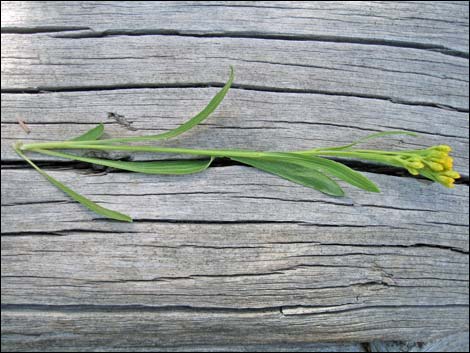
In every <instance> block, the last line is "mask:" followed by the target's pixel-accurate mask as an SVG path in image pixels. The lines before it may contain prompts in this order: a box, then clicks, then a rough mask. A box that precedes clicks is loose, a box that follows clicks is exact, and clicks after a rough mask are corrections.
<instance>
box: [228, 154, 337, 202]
mask: <svg viewBox="0 0 470 353" xmlns="http://www.w3.org/2000/svg"><path fill="white" fill-rule="evenodd" d="M231 159H233V160H235V161H238V162H241V163H244V164H248V165H251V166H253V167H255V168H258V169H260V170H264V171H266V172H268V173H271V174H275V175H278V176H280V177H282V178H284V179H287V180H290V181H292V182H294V183H297V184H301V185H304V186H307V187H310V188H312V189H316V190H319V191H321V192H323V193H325V194H328V195H333V196H344V191H343V189H341V187H340V186H339V185H338V184H337V183H336V182H335V181H334V180H333V179H331V178H330V177H328V176H327V175H325V174H323V173H322V172H320V171H318V169H317V168H314V167H313V166H312V164H311V163H308V162H305V161H302V160H301V159H300V158H299V160H297V161H295V160H294V159H292V160H289V161H287V160H282V159H276V158H273V157H253V158H251V157H243V158H241V157H237V158H232V157H231Z"/></svg>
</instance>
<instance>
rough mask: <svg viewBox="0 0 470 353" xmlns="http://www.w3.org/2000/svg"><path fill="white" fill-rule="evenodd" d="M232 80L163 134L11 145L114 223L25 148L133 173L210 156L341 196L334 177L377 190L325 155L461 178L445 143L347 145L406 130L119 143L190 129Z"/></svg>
mask: <svg viewBox="0 0 470 353" xmlns="http://www.w3.org/2000/svg"><path fill="white" fill-rule="evenodd" d="M233 78H234V74H233V68H231V70H230V77H229V80H228V81H227V83H226V84H225V85H224V87H223V88H222V89H221V90H220V91H219V92H218V93H217V94H216V95H215V96H214V97H213V98H212V100H211V101H210V102H209V104H208V105H207V106H206V107H205V108H204V109H203V110H201V112H199V113H198V114H197V115H196V116H194V117H193V118H191V119H190V120H188V121H187V122H185V123H184V124H182V125H180V126H179V127H177V128H175V129H173V130H170V131H167V132H165V133H162V134H158V135H146V136H137V137H124V138H110V139H100V138H101V137H102V135H103V132H104V126H103V124H99V125H98V126H96V127H94V128H93V129H91V130H89V131H88V132H86V133H84V134H82V135H80V136H78V137H75V138H73V139H70V140H68V141H60V142H44V143H30V144H21V143H17V144H16V145H15V146H14V149H15V151H16V152H17V153H18V155H19V156H20V157H21V158H23V159H24V160H25V161H26V162H28V163H29V164H30V165H31V166H32V167H33V168H34V169H36V170H37V171H38V172H39V173H40V174H41V175H43V176H44V177H45V178H46V179H47V180H49V181H50V182H51V183H52V184H53V185H54V186H56V187H57V188H59V189H60V190H62V191H63V192H64V193H66V194H67V195H69V196H70V197H71V198H72V199H74V200H76V201H78V202H80V203H81V204H82V205H84V206H86V207H88V208H89V209H90V210H92V211H94V212H96V213H97V214H99V215H102V216H104V217H107V218H111V219H115V220H118V221H127V222H131V221H132V218H131V217H129V216H127V215H125V214H122V213H119V212H116V211H112V210H109V209H107V208H104V207H102V206H99V205H97V204H96V203H94V202H93V201H91V200H89V199H88V198H86V197H84V196H82V195H80V194H78V193H77V192H75V191H73V190H71V189H70V188H69V187H67V186H65V185H64V184H62V183H61V182H59V181H58V180H56V179H54V178H53V177H51V176H50V175H48V174H47V173H45V172H44V171H43V170H42V169H40V168H39V167H38V166H37V165H36V164H34V163H33V162H32V161H31V160H30V159H29V158H28V157H27V156H25V154H24V152H26V151H34V152H38V153H42V154H45V155H50V156H54V157H60V158H66V159H71V160H77V161H81V162H86V163H92V164H98V165H103V166H107V167H111V168H116V169H122V170H126V171H131V172H136V173H145V174H174V175H182V174H190V173H198V172H202V171H203V170H205V169H207V168H208V167H209V166H210V164H211V163H212V161H213V160H214V159H215V158H218V157H225V158H230V159H232V160H234V161H238V162H241V163H243V164H246V165H250V166H252V167H255V168H257V169H260V170H262V171H265V172H268V173H271V174H275V175H277V176H280V177H281V178H284V179H287V180H290V181H292V182H294V183H297V184H301V185H304V186H307V187H310V188H312V189H316V190H319V191H321V192H323V193H325V194H328V195H332V196H344V191H343V189H342V188H341V186H340V185H339V184H338V183H337V182H336V181H335V180H334V179H335V178H336V179H340V180H342V181H343V182H346V183H349V184H351V185H353V186H355V187H358V188H360V189H363V190H366V191H370V192H379V191H380V190H379V188H378V187H377V186H376V185H375V184H374V183H373V182H372V181H371V180H369V179H368V178H366V177H365V176H364V175H362V174H360V173H358V172H356V171H354V170H353V169H351V168H349V167H348V166H346V165H344V164H342V163H339V162H336V161H333V160H330V159H327V158H325V157H326V156H332V157H341V158H354V159H362V160H368V161H374V162H379V163H383V164H387V165H392V166H397V167H403V168H406V169H408V171H409V172H410V173H412V174H414V175H416V174H421V175H422V176H424V177H427V178H429V179H431V180H434V181H437V182H439V183H441V184H443V185H445V186H448V187H452V186H453V182H454V180H455V179H456V178H458V177H460V176H459V174H458V173H457V172H455V171H453V170H452V158H451V157H449V155H448V153H449V152H450V147H448V146H446V145H440V146H434V147H430V148H428V149H424V150H412V151H396V152H394V151H378V150H357V149H353V148H352V147H354V146H356V145H357V144H359V143H362V142H364V141H367V140H369V139H372V138H378V137H382V136H387V135H395V134H406V135H412V136H415V134H414V133H411V132H407V131H385V132H379V133H375V134H372V135H368V136H366V137H364V138H362V139H360V140H358V141H356V142H353V143H351V144H348V145H343V146H335V147H328V148H316V149H311V150H306V151H293V152H265V151H247V150H232V149H228V150H225V149H224V150H221V149H209V150H208V149H204V150H202V149H189V148H173V147H158V146H139V145H125V144H123V143H125V142H142V141H157V140H162V139H169V138H172V137H175V136H178V135H180V134H182V133H184V132H186V131H188V130H190V129H191V128H193V127H195V126H196V125H198V124H199V123H201V122H202V121H203V120H204V119H206V118H207V117H208V116H209V115H210V114H211V113H212V112H213V111H214V110H215V109H216V108H217V107H218V106H219V104H220V103H221V102H222V100H223V99H224V97H225V95H226V94H227V92H228V90H229V89H230V86H231V85H232V82H233ZM57 149H67V150H75V149H77V150H103V151H129V152H152V153H175V154H187V155H197V156H201V157H204V158H205V159H191V160H173V161H152V162H127V161H117V160H112V159H103V158H94V157H85V156H79V155H76V154H70V153H65V152H60V151H56V150H57Z"/></svg>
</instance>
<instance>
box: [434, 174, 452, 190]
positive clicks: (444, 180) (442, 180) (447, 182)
mask: <svg viewBox="0 0 470 353" xmlns="http://www.w3.org/2000/svg"><path fill="white" fill-rule="evenodd" d="M437 180H438V181H439V182H440V183H441V184H442V185H444V186H447V187H448V188H453V187H454V186H455V185H454V181H455V180H454V179H453V178H449V177H446V176H444V175H438V176H437Z"/></svg>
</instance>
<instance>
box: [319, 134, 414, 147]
mask: <svg viewBox="0 0 470 353" xmlns="http://www.w3.org/2000/svg"><path fill="white" fill-rule="evenodd" d="M390 135H409V136H418V134H416V133H414V132H410V131H402V130H394V131H383V132H377V133H374V134H370V135H367V136H365V137H363V138H361V139H359V140H357V141H354V142H352V143H350V144H347V145H343V146H336V147H326V148H319V150H325V151H332V150H344V149H348V148H351V147H353V146H356V145H358V144H360V143H363V142H365V141H367V140H371V139H375V138H379V137H383V136H390Z"/></svg>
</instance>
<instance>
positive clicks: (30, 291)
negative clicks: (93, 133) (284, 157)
mask: <svg viewBox="0 0 470 353" xmlns="http://www.w3.org/2000/svg"><path fill="white" fill-rule="evenodd" d="M468 47H469V45H468V2H419V3H413V2H406V3H404V2H400V3H396V2H361V3H351V2H331V3H324V2H243V3H240V2H2V49H1V51H2V67H1V74H2V80H1V86H2V114H1V134H2V135H1V137H2V140H1V159H2V170H1V177H2V188H1V215H2V217H1V229H2V257H1V265H2V267H1V272H2V284H1V286H2V288H1V289H2V290H1V298H2V319H1V320H2V350H6V351H25V350H28V351H51V350H69V351H89V350H105V351H106V350H113V351H152V350H161V351H183V350H184V351H191V350H204V351H219V350H220V351H241V350H245V351H394V350H401V351H451V350H455V351H465V350H468V333H467V332H468V326H469V313H468V298H469V297H468V292H469V290H468V279H469V271H468V266H469V257H468V248H469V241H468V236H469V228H468V225H469V223H468V213H469V206H468V200H469V188H468V174H469V173H468V168H469V164H468V158H469V147H468V138H469V119H468V88H469V85H468V75H469V61H468ZM229 65H233V66H234V67H235V71H236V79H235V82H234V88H233V89H232V90H231V91H230V92H229V94H228V95H227V98H226V100H225V101H224V102H223V103H222V105H221V106H220V108H219V109H218V110H217V111H216V112H215V113H214V115H213V116H212V117H211V118H210V119H208V120H207V121H206V122H204V123H203V124H201V126H199V127H197V128H196V129H194V130H193V131H191V132H188V133H186V134H184V135H182V136H181V137H179V138H177V139H175V141H170V142H165V143H164V144H165V145H166V146H176V145H178V146H186V147H202V148H204V147H214V148H216V147H232V148H247V149H256V150H263V149H269V150H282V151H287V150H296V149H304V148H312V147H316V146H330V145H335V144H343V143H346V142H350V141H352V140H354V139H357V138H360V137H362V136H364V135H366V134H369V133H372V132H376V131H386V130H391V129H394V130H396V129H400V130H407V131H415V132H418V133H419V134H420V136H419V137H416V138H412V137H406V138H402V137H393V138H386V139H383V140H381V141H371V142H370V143H368V144H367V145H365V146H366V147H371V148H376V147H384V148H391V149H408V148H422V147H427V146H430V145H435V144H442V143H446V144H449V145H451V146H453V148H454V156H455V164H456V168H457V170H459V172H461V173H462V174H463V175H464V176H465V178H464V181H463V183H461V184H459V185H457V186H456V188H455V189H445V188H443V187H442V186H440V185H436V184H431V183H429V182H427V181H423V180H418V179H414V178H412V177H410V176H408V175H400V173H396V171H390V170H383V169H377V166H374V165H370V164H364V165H361V168H362V169H363V170H365V171H366V173H365V174H366V175H367V176H368V177H370V178H371V179H372V180H374V181H375V182H376V183H377V184H378V185H379V186H380V187H381V189H382V193H381V194H371V193H365V192H361V191H359V190H354V189H352V188H349V187H346V190H347V192H348V197H346V198H331V197H327V196H325V195H322V194H320V193H318V192H316V191H314V190H310V189H307V188H304V187H301V186H299V185H295V184H292V183H289V182H287V181H285V180H283V179H279V178H277V177H275V176H272V175H269V174H266V173H262V172H260V171H257V170H255V169H253V168H248V167H244V166H238V165H224V164H219V165H217V164H216V165H215V166H214V167H211V168H209V169H208V170H207V171H205V172H203V173H200V174H197V175H188V176H158V175H153V176H148V175H147V176H145V175H138V174H133V173H123V172H115V171H110V170H104V171H103V170H95V169H92V168H86V167H84V166H83V165H82V164H73V165H71V164H70V163H67V164H64V163H62V162H61V161H60V160H58V159H56V158H50V157H43V156H41V157H40V158H39V159H40V160H42V161H43V162H45V163H43V164H44V165H45V169H46V170H47V171H48V172H50V173H51V174H52V175H53V176H55V177H57V178H58V179H59V180H61V181H63V182H65V183H66V184H69V185H71V186H72V187H74V188H76V189H77V190H78V191H80V192H83V193H84V194H85V195H86V196H89V197H90V198H91V199H93V200H95V201H97V202H99V203H101V204H102V205H105V206H108V207H111V208H113V209H117V210H119V211H123V212H126V213H129V214H130V215H131V216H133V217H134V218H135V222H134V223H131V224H122V223H118V222H111V221H107V220H103V219H101V217H99V216H97V215H95V214H93V213H91V212H89V211H87V210H86V209H84V208H83V207H82V206H80V205H78V204H76V203H74V202H72V201H71V200H70V199H68V198H67V196H65V195H64V194H62V193H61V192H60V191H58V190H56V189H54V188H53V187H52V186H51V185H50V184H49V183H48V182H47V181H45V180H44V179H43V178H42V177H41V176H40V175H38V174H37V173H35V172H34V171H33V170H31V169H30V168H28V167H26V166H25V165H24V164H23V163H21V162H20V160H19V159H18V157H17V156H16V155H15V154H14V153H13V152H12V150H11V148H10V145H11V144H12V143H13V142H15V141H17V140H22V141H45V140H58V139H67V138H70V137H73V136H76V135H78V134H80V133H82V132H84V131H86V130H87V129H89V128H91V127H92V126H94V125H95V124H97V123H99V122H104V123H105V126H106V131H107V134H108V135H109V136H131V135H137V134H143V133H148V134H153V133H158V132H162V131H165V130H169V129H172V128H174V127H175V126H177V125H178V124H180V123H181V122H183V121H185V120H186V119H187V118H189V117H190V116H192V115H194V114H195V113H197V112H198V110H200V109H201V108H202V107H203V106H204V105H205V104H206V103H207V102H208V100H209V99H210V98H211V97H212V96H213V95H214V94H215V92H217V90H218V89H219V88H218V87H220V86H222V85H223V83H224V82H225V80H226V79H227V76H228V67H229ZM18 119H22V120H24V121H25V122H26V124H27V125H28V126H29V129H30V130H31V132H30V133H29V134H28V133H26V132H25V131H24V130H23V129H22V128H21V127H20V126H19V124H18ZM110 157H111V158H123V157H128V156H126V155H125V154H123V153H113V154H111V155H110ZM133 158H136V159H159V158H169V157H168V156H165V155H162V156H155V155H149V154H141V155H138V156H136V157H133ZM171 158H187V157H185V156H171ZM77 167H79V168H77ZM367 171H368V172H367ZM371 171H372V172H371ZM392 174H394V175H392ZM361 342H362V343H361ZM417 342H419V344H418V343H417Z"/></svg>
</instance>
